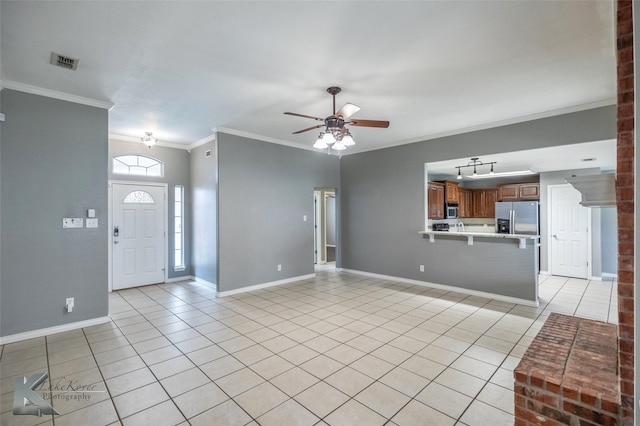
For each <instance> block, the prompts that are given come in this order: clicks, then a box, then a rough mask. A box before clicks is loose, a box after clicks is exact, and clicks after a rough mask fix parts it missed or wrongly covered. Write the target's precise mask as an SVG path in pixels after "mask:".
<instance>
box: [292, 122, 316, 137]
mask: <svg viewBox="0 0 640 426" xmlns="http://www.w3.org/2000/svg"><path fill="white" fill-rule="evenodd" d="M320 127H324V124H318V125H317V126H313V127H309V128H307V129H302V130H298V131H297V132H293V133H292V135H297V134H298V133H304V132H308V131H309V130H313V129H319V128H320Z"/></svg>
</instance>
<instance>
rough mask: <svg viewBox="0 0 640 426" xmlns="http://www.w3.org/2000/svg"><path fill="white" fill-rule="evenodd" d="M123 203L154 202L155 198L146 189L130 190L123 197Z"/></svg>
mask: <svg viewBox="0 0 640 426" xmlns="http://www.w3.org/2000/svg"><path fill="white" fill-rule="evenodd" d="M123 203H125V204H155V203H156V202H155V200H154V199H153V197H152V196H151V194H149V193H148V192H147V191H132V192H130V193H129V194H127V196H126V197H124V201H123Z"/></svg>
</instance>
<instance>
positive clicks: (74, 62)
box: [51, 52, 80, 71]
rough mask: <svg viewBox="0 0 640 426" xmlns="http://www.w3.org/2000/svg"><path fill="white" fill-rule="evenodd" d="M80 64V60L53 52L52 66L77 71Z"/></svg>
mask: <svg viewBox="0 0 640 426" xmlns="http://www.w3.org/2000/svg"><path fill="white" fill-rule="evenodd" d="M78 62H80V59H75V58H70V57H69V56H64V55H61V54H59V53H55V52H51V65H55V66H57V67H60V68H66V69H68V70H71V71H75V70H77V69H78Z"/></svg>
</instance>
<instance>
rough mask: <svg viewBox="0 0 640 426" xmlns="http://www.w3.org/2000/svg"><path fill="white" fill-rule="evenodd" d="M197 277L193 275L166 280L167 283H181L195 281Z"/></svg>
mask: <svg viewBox="0 0 640 426" xmlns="http://www.w3.org/2000/svg"><path fill="white" fill-rule="evenodd" d="M195 280H196V279H195V277H194V276H193V275H185V276H182V277H174V278H168V279H166V280H165V283H177V282H180V281H195Z"/></svg>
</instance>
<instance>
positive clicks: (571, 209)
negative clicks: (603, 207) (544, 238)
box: [549, 185, 589, 278]
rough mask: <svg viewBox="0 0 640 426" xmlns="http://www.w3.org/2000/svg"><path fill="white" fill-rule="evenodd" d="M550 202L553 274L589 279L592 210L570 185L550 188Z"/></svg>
mask: <svg viewBox="0 0 640 426" xmlns="http://www.w3.org/2000/svg"><path fill="white" fill-rule="evenodd" d="M549 190H550V198H551V240H550V242H551V271H550V272H551V273H552V274H553V275H562V276H566V277H575V278H587V277H588V275H589V263H588V260H589V259H588V252H589V210H588V208H586V207H583V206H581V205H580V201H581V199H582V197H581V195H580V192H578V190H576V189H575V188H574V187H573V186H571V185H554V186H549Z"/></svg>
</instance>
